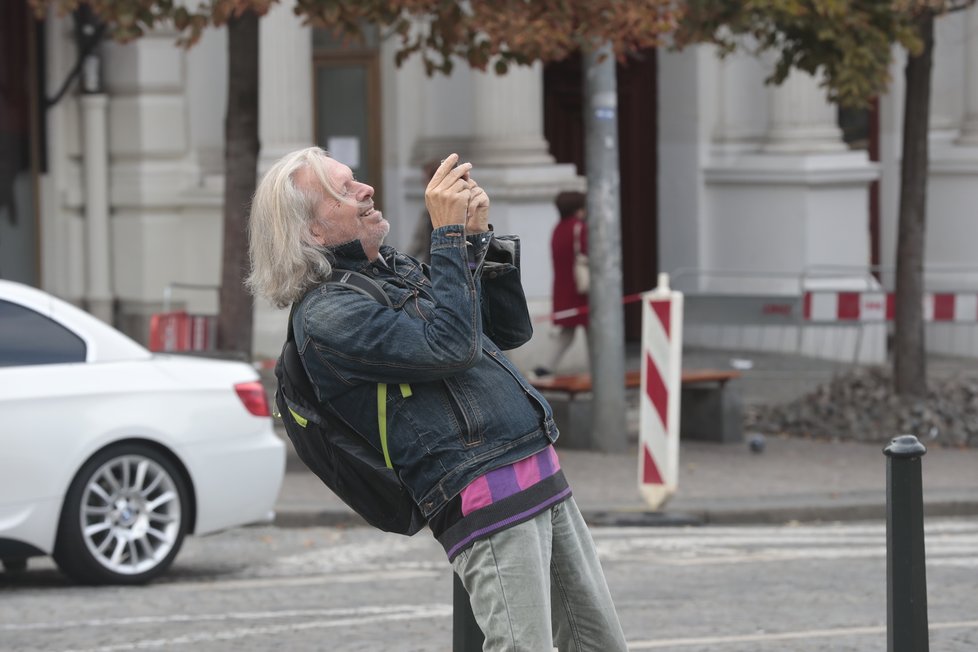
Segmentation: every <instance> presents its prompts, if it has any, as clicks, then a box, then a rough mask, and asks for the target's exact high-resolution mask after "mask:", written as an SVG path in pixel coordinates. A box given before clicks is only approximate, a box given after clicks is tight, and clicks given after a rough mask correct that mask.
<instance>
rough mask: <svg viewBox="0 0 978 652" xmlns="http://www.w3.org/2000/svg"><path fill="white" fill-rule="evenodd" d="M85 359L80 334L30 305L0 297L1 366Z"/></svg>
mask: <svg viewBox="0 0 978 652" xmlns="http://www.w3.org/2000/svg"><path fill="white" fill-rule="evenodd" d="M84 361H85V342H84V340H82V339H81V338H80V337H78V336H77V335H75V334H74V333H72V332H71V331H70V330H68V329H67V328H65V327H64V326H62V325H61V324H59V323H57V322H55V321H54V320H52V319H49V318H47V317H45V316H44V315H42V314H40V313H38V312H35V311H33V310H31V309H30V308H25V307H24V306H21V305H18V304H16V303H11V302H10V301H4V300H2V299H0V367H9V366H14V365H29V364H57V363H59V362H84Z"/></svg>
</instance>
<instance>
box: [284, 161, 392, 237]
mask: <svg viewBox="0 0 978 652" xmlns="http://www.w3.org/2000/svg"><path fill="white" fill-rule="evenodd" d="M327 176H328V177H329V180H330V185H331V186H332V187H333V188H334V189H335V190H336V194H337V195H339V197H334V196H333V194H332V193H330V192H329V191H326V190H324V191H323V193H322V195H323V197H322V200H320V202H319V205H318V206H317V207H316V219H315V221H313V223H312V225H311V230H312V234H313V237H314V238H315V239H316V241H317V242H318V243H319V244H321V245H323V246H333V245H339V244H344V243H347V242H352V241H353V240H359V241H360V243H361V245H362V246H363V248H364V250H366V251H367V252H368V253H370V252H372V251H373V250H376V249H379V248H380V245H381V243H382V242H383V241H384V238H385V237H387V233H388V231H390V223H389V222H388V221H387V220H385V219H384V216H383V215H382V214H381V212H380V211H378V210H376V209H375V208H374V202H373V196H374V189H373V188H372V187H370V186H368V185H367V184H365V183H360V182H359V181H357V180H356V179H354V178H353V172H352V171H351V170H350V168H349V167H348V166H346V165H343V164H342V163H340V162H338V161H335V160H333V159H329V164H328V167H327ZM296 182H297V183H298V184H299V185H304V186H306V187H316V186H317V185H318V181H317V180H316V179H315V177H314V176H313V175H312V174H311V173H310V172H309V171H308V170H303V171H301V172H300V173H299V175H298V176H297V178H296Z"/></svg>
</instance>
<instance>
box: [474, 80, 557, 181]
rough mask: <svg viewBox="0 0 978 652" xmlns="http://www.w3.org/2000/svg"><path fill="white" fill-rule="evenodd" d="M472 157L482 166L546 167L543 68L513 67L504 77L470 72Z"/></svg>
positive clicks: (547, 147)
mask: <svg viewBox="0 0 978 652" xmlns="http://www.w3.org/2000/svg"><path fill="white" fill-rule="evenodd" d="M472 90H473V100H474V106H473V110H474V114H475V124H474V125H473V126H474V134H473V138H472V156H473V158H477V159H478V160H479V162H480V163H482V164H483V165H548V164H552V163H553V162H554V159H553V157H552V156H551V155H550V152H549V145H548V144H547V141H546V140H545V139H544V137H543V110H542V107H543V69H542V67H541V66H540V64H539V63H537V64H534V65H533V66H531V67H526V66H512V67H511V68H510V70H509V72H507V73H506V74H505V75H502V76H500V75H497V74H496V73H494V72H490V71H486V72H474V73H473V89H472Z"/></svg>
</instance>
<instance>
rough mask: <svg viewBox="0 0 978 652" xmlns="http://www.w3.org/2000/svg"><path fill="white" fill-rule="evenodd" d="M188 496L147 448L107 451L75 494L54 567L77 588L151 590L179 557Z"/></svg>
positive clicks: (81, 475) (90, 465)
mask: <svg viewBox="0 0 978 652" xmlns="http://www.w3.org/2000/svg"><path fill="white" fill-rule="evenodd" d="M188 496H189V493H188V491H187V487H186V483H185V482H184V480H183V476H182V475H181V474H180V472H179V471H178V470H177V469H176V467H175V466H174V465H173V463H172V462H170V460H169V459H167V457H166V456H165V455H163V454H162V453H160V452H159V451H158V450H156V449H154V448H151V447H149V446H146V445H143V444H125V445H121V446H115V447H112V448H108V449H106V450H103V451H101V452H100V453H98V454H97V455H95V457H93V458H92V459H91V460H89V461H88V462H87V463H86V464H85V465H84V466H83V467H82V468H81V470H80V471H79V472H78V475H76V476H75V479H74V480H73V481H72V483H71V486H70V487H69V488H68V493H67V495H66V497H65V503H64V506H63V507H62V510H61V522H60V524H59V526H58V538H57V541H56V543H55V549H54V559H55V561H56V562H57V564H58V566H59V568H61V570H62V572H64V573H65V575H67V576H68V577H70V578H71V579H73V580H74V581H76V582H81V583H85V584H141V583H144V582H147V581H149V580H151V579H153V578H154V577H156V576H158V575H159V574H160V573H162V572H163V571H165V570H166V569H167V568H168V567H169V566H170V564H171V563H172V562H173V559H174V558H175V557H176V555H177V552H179V550H180V546H181V544H182V543H183V538H184V536H185V535H186V531H187V517H188V514H189V509H188V502H187V501H188Z"/></svg>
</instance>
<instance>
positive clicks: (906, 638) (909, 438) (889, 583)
mask: <svg viewBox="0 0 978 652" xmlns="http://www.w3.org/2000/svg"><path fill="white" fill-rule="evenodd" d="M883 452H884V453H885V454H886V456H887V461H886V649H887V651H888V652H927V650H928V636H927V577H926V573H925V572H924V571H925V569H924V496H923V487H922V485H921V471H920V458H921V457H923V455H924V453H926V452H927V449H926V448H925V447H924V445H923V444H921V443H920V442H919V441H918V440H917V438H916V437H914V436H913V435H900V436H899V437H896V438H895V439H893V440H892V441H891V442H890V445H889V446H887V447H886V448H885V449H883Z"/></svg>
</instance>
